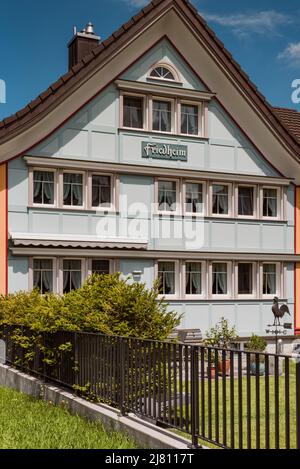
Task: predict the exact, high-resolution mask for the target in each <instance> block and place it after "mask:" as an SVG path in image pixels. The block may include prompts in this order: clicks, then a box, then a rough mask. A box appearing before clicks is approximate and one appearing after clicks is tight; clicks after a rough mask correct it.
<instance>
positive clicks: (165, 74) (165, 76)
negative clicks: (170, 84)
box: [149, 65, 177, 81]
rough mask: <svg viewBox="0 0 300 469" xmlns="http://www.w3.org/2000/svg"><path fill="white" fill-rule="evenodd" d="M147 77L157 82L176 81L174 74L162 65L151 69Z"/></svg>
mask: <svg viewBox="0 0 300 469" xmlns="http://www.w3.org/2000/svg"><path fill="white" fill-rule="evenodd" d="M149 76H150V78H155V79H159V80H171V81H177V77H175V74H174V72H173V71H171V70H170V69H169V68H168V67H166V66H164V65H159V66H158V67H155V68H153V69H152V70H151V72H150V75H149Z"/></svg>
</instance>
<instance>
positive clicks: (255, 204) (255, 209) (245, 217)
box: [235, 183, 259, 220]
mask: <svg viewBox="0 0 300 469" xmlns="http://www.w3.org/2000/svg"><path fill="white" fill-rule="evenodd" d="M240 187H249V188H252V189H253V215H239V188H240ZM258 196H259V192H258V188H257V186H256V185H255V184H246V183H243V184H241V183H238V184H236V186H235V207H236V210H235V212H236V213H235V218H238V219H241V220H249V219H251V220H254V219H256V218H259V217H258V206H259V203H258Z"/></svg>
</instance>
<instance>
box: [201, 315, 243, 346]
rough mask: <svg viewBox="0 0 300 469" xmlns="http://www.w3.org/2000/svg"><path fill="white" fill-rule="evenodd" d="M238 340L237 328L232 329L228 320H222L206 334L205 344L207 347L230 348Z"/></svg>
mask: <svg viewBox="0 0 300 469" xmlns="http://www.w3.org/2000/svg"><path fill="white" fill-rule="evenodd" d="M237 338H238V336H237V333H236V329H235V327H230V326H229V323H228V321H227V319H225V318H221V320H220V321H219V322H218V323H217V324H216V326H214V327H212V328H211V329H210V330H209V331H207V332H206V338H205V340H204V343H205V345H206V346H207V347H219V348H229V346H230V344H231V343H232V342H234V341H235V340H236V339H237Z"/></svg>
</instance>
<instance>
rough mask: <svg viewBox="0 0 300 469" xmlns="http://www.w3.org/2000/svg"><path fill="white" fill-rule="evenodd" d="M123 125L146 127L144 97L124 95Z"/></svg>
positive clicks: (138, 127)
mask: <svg viewBox="0 0 300 469" xmlns="http://www.w3.org/2000/svg"><path fill="white" fill-rule="evenodd" d="M123 106H124V110H123V125H124V127H132V128H135V129H142V128H143V127H144V111H143V110H144V98H142V97H136V96H124V101H123Z"/></svg>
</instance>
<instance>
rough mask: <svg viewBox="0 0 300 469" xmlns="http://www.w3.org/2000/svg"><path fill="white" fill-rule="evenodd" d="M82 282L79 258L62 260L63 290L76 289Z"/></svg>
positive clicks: (67, 291)
mask: <svg viewBox="0 0 300 469" xmlns="http://www.w3.org/2000/svg"><path fill="white" fill-rule="evenodd" d="M81 284H82V271H81V260H80V259H79V260H78V259H64V260H63V292H64V293H69V292H70V291H72V290H77V289H78V288H80V287H81Z"/></svg>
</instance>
